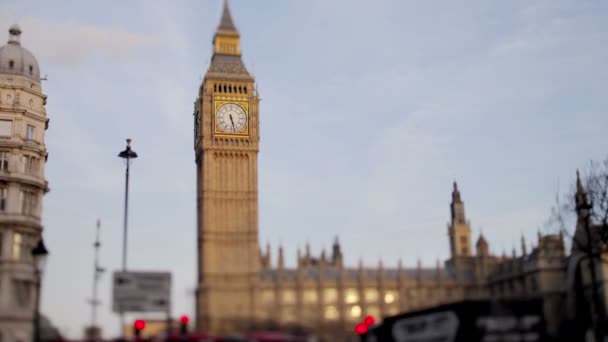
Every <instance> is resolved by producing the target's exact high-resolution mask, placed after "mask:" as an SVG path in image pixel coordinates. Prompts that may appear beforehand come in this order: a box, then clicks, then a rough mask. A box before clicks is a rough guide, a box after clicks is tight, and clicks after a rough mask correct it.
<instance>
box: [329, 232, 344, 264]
mask: <svg viewBox="0 0 608 342" xmlns="http://www.w3.org/2000/svg"><path fill="white" fill-rule="evenodd" d="M331 261H332V263H333V264H334V265H335V266H337V267H342V249H341V248H340V241H338V236H337V235H336V238H335V239H334V244H333V246H332V252H331Z"/></svg>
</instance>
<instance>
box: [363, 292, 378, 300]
mask: <svg viewBox="0 0 608 342" xmlns="http://www.w3.org/2000/svg"><path fill="white" fill-rule="evenodd" d="M365 301H366V302H377V301H378V290H377V289H367V290H365Z"/></svg>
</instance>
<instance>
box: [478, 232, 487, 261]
mask: <svg viewBox="0 0 608 342" xmlns="http://www.w3.org/2000/svg"><path fill="white" fill-rule="evenodd" d="M475 246H476V247H477V256H488V255H490V247H489V245H488V241H487V240H486V238H485V237H484V236H483V233H479V238H478V239H477V243H476V244H475Z"/></svg>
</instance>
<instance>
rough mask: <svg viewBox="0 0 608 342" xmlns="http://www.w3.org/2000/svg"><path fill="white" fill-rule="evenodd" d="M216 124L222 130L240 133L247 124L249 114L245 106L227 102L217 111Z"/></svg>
mask: <svg viewBox="0 0 608 342" xmlns="http://www.w3.org/2000/svg"><path fill="white" fill-rule="evenodd" d="M215 118H216V125H217V127H219V128H220V129H221V130H222V132H225V133H239V132H240V131H242V130H243V129H244V128H245V125H247V114H246V113H245V110H244V109H243V107H241V106H239V105H237V104H235V103H226V104H223V105H222V106H221V107H220V108H218V110H217V112H216V113H215Z"/></svg>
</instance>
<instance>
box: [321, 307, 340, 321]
mask: <svg viewBox="0 0 608 342" xmlns="http://www.w3.org/2000/svg"><path fill="white" fill-rule="evenodd" d="M339 316H340V314H339V313H338V309H337V308H336V306H335V305H329V306H326V307H325V310H324V312H323V317H324V318H325V319H326V320H328V321H335V320H337V319H338V318H339Z"/></svg>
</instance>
